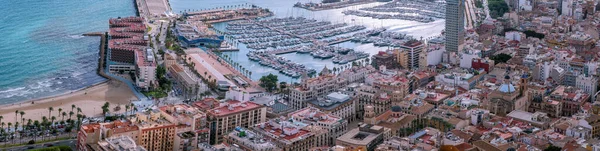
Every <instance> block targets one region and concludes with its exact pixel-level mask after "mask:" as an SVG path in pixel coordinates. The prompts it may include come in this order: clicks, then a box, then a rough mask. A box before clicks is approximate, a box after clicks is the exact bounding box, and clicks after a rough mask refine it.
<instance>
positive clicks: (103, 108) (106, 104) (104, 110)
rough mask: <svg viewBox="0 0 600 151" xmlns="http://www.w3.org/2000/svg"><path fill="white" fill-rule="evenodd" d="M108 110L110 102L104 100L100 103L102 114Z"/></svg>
mask: <svg viewBox="0 0 600 151" xmlns="http://www.w3.org/2000/svg"><path fill="white" fill-rule="evenodd" d="M109 111H110V103H108V102H106V103H104V105H102V115H104V116H106V113H108V112H109Z"/></svg>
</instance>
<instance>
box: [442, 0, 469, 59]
mask: <svg viewBox="0 0 600 151" xmlns="http://www.w3.org/2000/svg"><path fill="white" fill-rule="evenodd" d="M464 12H465V1H464V0H446V31H445V35H446V51H448V52H458V49H459V48H458V47H459V45H461V44H462V43H463V41H464V30H465V19H464V18H465V14H464Z"/></svg>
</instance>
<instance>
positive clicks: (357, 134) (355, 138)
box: [337, 128, 381, 146]
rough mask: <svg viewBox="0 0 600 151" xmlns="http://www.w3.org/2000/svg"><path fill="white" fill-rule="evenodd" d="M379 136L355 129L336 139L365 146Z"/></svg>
mask: <svg viewBox="0 0 600 151" xmlns="http://www.w3.org/2000/svg"><path fill="white" fill-rule="evenodd" d="M380 135H381V134H376V133H370V132H364V131H360V130H359V128H355V129H352V130H350V131H348V132H346V133H345V134H344V135H342V136H340V137H338V138H337V140H338V141H343V142H347V143H351V144H356V145H365V146H367V145H368V144H370V143H372V142H373V140H375V139H376V138H377V137H379V136H380Z"/></svg>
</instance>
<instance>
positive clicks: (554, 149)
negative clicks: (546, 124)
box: [544, 145, 562, 151]
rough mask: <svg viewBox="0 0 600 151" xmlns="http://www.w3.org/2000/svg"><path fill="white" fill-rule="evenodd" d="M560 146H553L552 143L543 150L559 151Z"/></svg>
mask: <svg viewBox="0 0 600 151" xmlns="http://www.w3.org/2000/svg"><path fill="white" fill-rule="evenodd" d="M561 150H562V148H560V147H558V146H554V145H550V146H548V147H546V149H544V151H561Z"/></svg>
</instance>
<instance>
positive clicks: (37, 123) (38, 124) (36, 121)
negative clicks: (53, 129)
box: [33, 120, 40, 141]
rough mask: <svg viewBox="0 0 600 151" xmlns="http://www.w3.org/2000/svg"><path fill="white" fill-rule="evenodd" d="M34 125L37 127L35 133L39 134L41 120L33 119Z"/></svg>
mask: <svg viewBox="0 0 600 151" xmlns="http://www.w3.org/2000/svg"><path fill="white" fill-rule="evenodd" d="M33 127H34V129H35V134H37V132H38V129H39V128H40V121H38V120H35V121H33ZM35 138H36V137H33V141H35Z"/></svg>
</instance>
